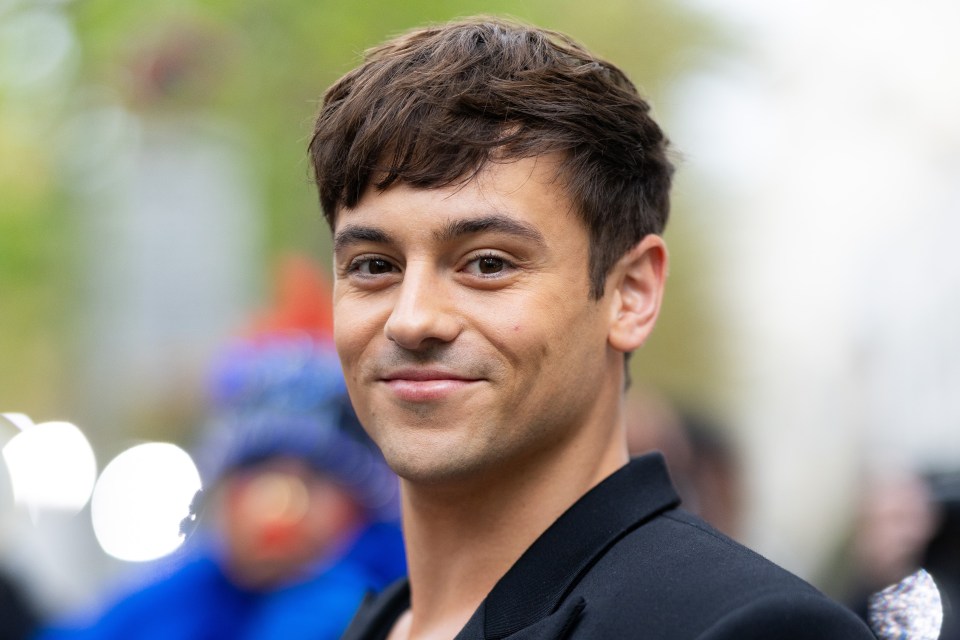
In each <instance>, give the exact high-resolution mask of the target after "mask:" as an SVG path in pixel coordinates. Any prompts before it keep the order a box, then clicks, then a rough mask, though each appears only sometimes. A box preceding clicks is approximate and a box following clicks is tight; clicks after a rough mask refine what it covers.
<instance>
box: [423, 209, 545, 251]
mask: <svg viewBox="0 0 960 640" xmlns="http://www.w3.org/2000/svg"><path fill="white" fill-rule="evenodd" d="M487 231H492V232H494V233H504V234H508V235H512V236H518V237H521V238H526V239H527V240H531V241H533V242H535V243H536V244H538V245H540V246H545V245H546V244H547V242H546V240H545V239H544V237H543V234H542V233H540V232H539V231H537V229H536V228H534V227H533V226H531V225H529V224H527V223H525V222H520V221H519V220H515V219H513V218H510V217H508V216H505V215H502V214H497V213H495V214H491V215H486V216H482V217H479V218H470V219H467V220H453V221H451V222H450V223H448V224H447V225H446V226H444V227H443V228H442V229H439V230H438V231H436V232H435V233H434V234H433V236H434V239H435V240H436V241H438V242H450V241H451V240H456V239H458V238H462V237H463V236H469V235H473V234H476V233H484V232H487Z"/></svg>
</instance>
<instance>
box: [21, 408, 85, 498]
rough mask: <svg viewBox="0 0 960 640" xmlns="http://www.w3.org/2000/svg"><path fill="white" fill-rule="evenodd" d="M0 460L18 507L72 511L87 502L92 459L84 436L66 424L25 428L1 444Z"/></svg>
mask: <svg viewBox="0 0 960 640" xmlns="http://www.w3.org/2000/svg"><path fill="white" fill-rule="evenodd" d="M3 458H4V461H5V462H6V465H7V469H8V471H9V473H10V483H11V485H12V486H13V498H14V501H15V502H16V503H17V504H18V505H22V506H25V507H27V508H29V509H56V510H61V511H72V512H76V511H79V510H80V509H82V508H83V507H84V505H86V504H87V500H89V499H90V493H91V491H92V490H93V485H94V481H95V479H96V476H97V463H96V458H95V457H94V454H93V449H92V448H91V447H90V442H89V441H88V440H87V438H86V436H85V435H83V432H82V431H80V429H78V428H77V427H76V426H75V425H73V424H70V423H69V422H43V423H40V424H36V425H32V426H29V427H28V428H26V429H24V430H23V431H21V432H20V433H18V434H16V435H15V436H14V437H12V438H11V439H10V441H9V442H7V444H6V445H4V447H3Z"/></svg>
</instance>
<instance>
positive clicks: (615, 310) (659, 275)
mask: <svg viewBox="0 0 960 640" xmlns="http://www.w3.org/2000/svg"><path fill="white" fill-rule="evenodd" d="M666 280H667V246H666V244H665V243H664V242H663V238H661V237H660V236H658V235H654V234H650V235H648V236H646V237H645V238H644V239H643V240H641V241H640V242H638V243H637V244H635V245H634V246H633V248H632V249H630V250H629V251H628V252H627V253H625V254H624V255H623V256H622V257H621V258H620V260H618V261H617V263H616V264H615V265H614V268H613V269H612V270H611V272H610V275H609V276H608V278H607V292H606V295H608V296H610V300H611V306H610V332H609V335H608V341H609V343H610V346H611V347H613V348H614V349H616V350H617V351H622V352H623V353H629V352H631V351H633V350H634V349H638V348H640V347H641V346H643V343H644V342H645V341H646V339H647V337H648V336H649V335H650V332H651V331H653V325H654V324H655V323H656V321H657V316H658V315H659V314H660V303H661V301H662V300H663V288H664V284H665V283H666Z"/></svg>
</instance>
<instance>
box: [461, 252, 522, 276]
mask: <svg viewBox="0 0 960 640" xmlns="http://www.w3.org/2000/svg"><path fill="white" fill-rule="evenodd" d="M512 267H513V263H511V262H510V261H509V260H507V259H506V258H502V257H500V256H498V255H494V254H485V255H481V256H477V257H475V258H473V259H472V260H470V262H468V263H467V265H466V267H465V268H464V271H465V272H467V273H469V274H471V275H475V276H480V277H496V276H500V275H504V274H505V273H506V272H508V271H509V270H510V269H511V268H512Z"/></svg>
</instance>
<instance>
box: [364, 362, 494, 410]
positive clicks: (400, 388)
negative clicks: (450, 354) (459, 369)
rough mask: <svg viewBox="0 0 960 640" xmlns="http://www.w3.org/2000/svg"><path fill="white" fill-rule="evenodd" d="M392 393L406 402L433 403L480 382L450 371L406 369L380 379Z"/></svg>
mask: <svg viewBox="0 0 960 640" xmlns="http://www.w3.org/2000/svg"><path fill="white" fill-rule="evenodd" d="M380 381H381V382H383V383H384V384H386V386H387V387H388V388H389V389H390V391H391V393H393V394H394V396H396V397H397V398H398V399H399V400H403V401H405V402H431V401H436V400H442V399H445V398H447V397H449V396H451V395H452V394H454V393H456V392H458V391H461V390H463V389H466V388H468V387H470V386H472V385H474V384H476V383H478V382H480V380H479V379H478V378H469V377H466V376H462V375H459V374H456V373H452V372H449V371H440V370H431V369H405V370H402V371H395V372H391V373H390V374H388V375H386V376H383V377H382V378H381V379H380Z"/></svg>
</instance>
